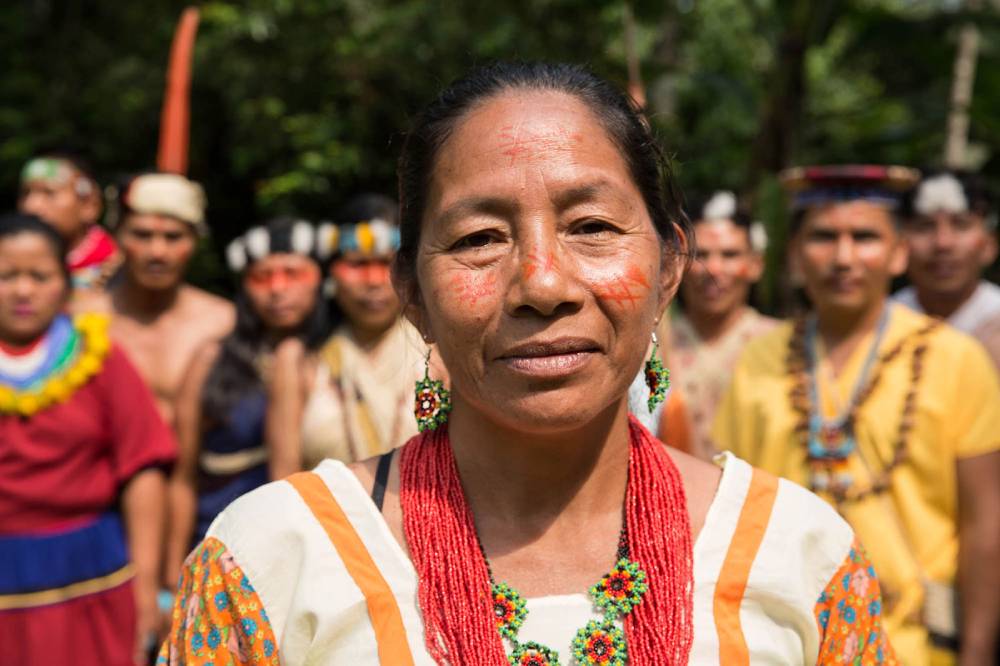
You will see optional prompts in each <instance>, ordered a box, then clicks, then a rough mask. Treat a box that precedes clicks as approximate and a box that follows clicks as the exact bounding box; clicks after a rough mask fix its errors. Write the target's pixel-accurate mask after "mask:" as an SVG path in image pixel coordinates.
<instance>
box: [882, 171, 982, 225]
mask: <svg viewBox="0 0 1000 666" xmlns="http://www.w3.org/2000/svg"><path fill="white" fill-rule="evenodd" d="M938 176H951V177H952V178H954V179H955V180H957V181H958V183H959V185H961V186H962V192H964V193H965V198H966V199H967V200H968V202H969V210H970V211H971V212H973V213H975V214H976V215H979V216H981V217H982V218H984V219H987V220H988V219H989V217H990V215H991V214H993V213H994V212H995V210H996V208H995V207H996V200H995V199H994V197H993V193H992V192H990V189H989V187H988V186H987V185H986V182H985V181H984V180H983V179H982V178H981V177H980V176H978V175H976V174H974V173H969V172H968V171H926V172H924V176H923V178H921V179H920V182H919V183H917V186H916V187H914V188H911V189H910V190H909V191H908V192H907V193H906V195H905V196H904V197H903V205H902V208H901V213H902V215H903V217H904V218H905V219H906V220H907V221H908V220H911V219H912V218H914V217H916V216H917V212H916V211H915V210H914V209H913V205H914V199H915V198H916V196H917V192H918V191H919V190H920V185H921V184H923V183H924V182H925V181H927V180H930V179H931V178H936V177H938Z"/></svg>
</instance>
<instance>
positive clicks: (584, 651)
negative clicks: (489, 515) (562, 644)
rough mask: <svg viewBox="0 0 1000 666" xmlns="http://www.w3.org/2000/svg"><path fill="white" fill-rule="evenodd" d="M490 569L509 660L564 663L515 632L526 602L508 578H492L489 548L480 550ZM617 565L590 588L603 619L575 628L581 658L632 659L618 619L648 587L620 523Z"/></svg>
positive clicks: (610, 665) (523, 665) (550, 665)
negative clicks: (523, 641)
mask: <svg viewBox="0 0 1000 666" xmlns="http://www.w3.org/2000/svg"><path fill="white" fill-rule="evenodd" d="M479 548H480V550H481V551H482V553H483V559H484V560H486V569H487V571H489V575H490V585H491V589H492V593H493V613H494V615H496V625H497V631H499V632H500V635H501V636H502V637H503V638H506V639H507V640H508V641H509V642H510V644H511V647H512V648H513V649H512V651H511V654H510V657H508V661H509V662H510V664H511V666H560V663H559V653H558V652H556V651H555V650H553V649H551V648H548V647H546V646H544V645H541V644H540V643H536V642H535V641H528V642H525V643H522V642H520V641H519V640H518V637H517V634H518V631H519V630H520V629H521V625H523V624H524V620H525V619H526V618H527V616H528V608H527V602H526V601H525V599H524V597H522V596H521V594H520V593H519V592H517V591H516V590H515V589H514V588H512V587H511V586H510V585H508V584H507V583H497V582H496V580H495V579H494V578H493V569H492V568H491V567H490V561H489V558H488V557H487V556H486V551H484V550H482V544H481V543H480V545H479ZM615 559H616V560H617V561H616V562H615V566H614V568H613V569H612V570H611V571H610V572H609V573H607V574H605V575H604V577H603V578H601V580H600V582H598V583H597V584H596V585H594V586H592V587H591V588H590V590H589V591H588V592H589V594H590V598H591V599H592V600H593V601H594V605H595V606H596V607H597V608H598V609H600V611H601V612H602V613H603V614H604V620H602V621H597V620H591V621H590V622H588V623H587V625H586V626H585V627H581V628H580V629H579V630H578V631H577V632H576V637H575V638H574V639H573V644H572V647H573V657H574V659H575V660H576V663H577V664H581V665H582V664H586V665H587V666H591V665H592V664H600V665H601V666H605V665H606V666H625V665H626V664H628V644H627V642H626V640H625V632H624V631H622V630H621V629H620V628H619V627H618V625H617V624H616V621H617V620H618V619H619V618H623V617H625V616H626V615H628V614H629V613H631V612H632V609H633V608H635V607H636V606H638V605H639V603H640V602H641V601H642V597H643V595H645V594H646V592H647V591H648V590H649V586H648V585H647V583H646V572H645V571H643V570H642V569H641V568H640V567H639V565H638V564H637V563H636V562H633V561H632V560H630V559H629V557H628V533H627V531H626V529H625V526H624V525H622V530H621V533H620V534H619V535H618V552H617V557H616V558H615Z"/></svg>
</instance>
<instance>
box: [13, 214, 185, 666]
mask: <svg viewBox="0 0 1000 666" xmlns="http://www.w3.org/2000/svg"><path fill="white" fill-rule="evenodd" d="M64 257H65V246H64V243H63V241H62V239H61V238H60V237H59V235H58V234H56V233H55V232H54V231H53V230H52V229H51V228H50V227H48V226H46V225H45V224H44V223H43V222H42V221H41V220H39V219H38V218H36V217H34V216H31V215H10V216H6V217H3V218H0V444H2V445H0V562H2V563H3V565H2V566H0V654H2V655H3V661H4V663H14V664H43V663H44V664H63V663H74V664H102V665H105V664H113V665H115V666H117V665H120V664H121V665H124V664H134V663H141V659H143V654H144V652H145V646H146V643H147V642H148V641H149V640H150V638H151V636H150V634H151V632H152V630H153V629H154V622H155V619H156V583H157V577H158V574H159V571H158V569H159V557H160V550H161V545H162V543H161V541H162V532H163V519H164V507H165V486H164V484H165V482H164V474H163V467H165V466H167V465H169V464H170V463H171V462H172V461H173V459H174V456H175V455H176V452H175V449H176V446H175V443H174V440H173V437H172V435H171V433H170V430H169V429H168V428H167V427H166V425H165V424H164V423H163V421H162V420H161V419H160V417H159V415H158V414H157V411H156V407H155V405H154V403H153V398H152V395H151V394H150V392H149V390H148V389H147V388H146V386H145V385H144V384H143V383H142V380H141V379H140V378H139V375H138V374H137V373H136V371H135V369H133V367H132V366H131V365H130V364H129V362H128V360H127V359H126V357H125V354H124V353H123V352H122V351H121V350H119V349H118V348H117V347H115V346H114V345H112V344H111V343H110V340H109V338H108V334H107V322H106V321H105V320H104V319H103V318H101V317H98V316H95V315H80V316H77V317H75V318H72V319H71V318H70V317H69V316H67V315H66V314H64V306H65V304H66V299H67V297H68V295H69V289H70V283H69V275H68V274H67V270H66V267H65V266H66V264H65V261H64Z"/></svg>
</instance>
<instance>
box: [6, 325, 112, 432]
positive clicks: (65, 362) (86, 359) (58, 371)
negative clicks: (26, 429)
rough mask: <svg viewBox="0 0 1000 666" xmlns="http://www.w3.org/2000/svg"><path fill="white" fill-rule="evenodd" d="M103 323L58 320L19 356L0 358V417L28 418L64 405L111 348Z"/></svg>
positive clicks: (91, 375) (97, 369)
mask: <svg viewBox="0 0 1000 666" xmlns="http://www.w3.org/2000/svg"><path fill="white" fill-rule="evenodd" d="M107 328H108V320H107V318H106V317H102V316H100V315H94V314H84V315H78V316H77V317H76V318H75V319H73V320H72V321H71V320H70V319H69V317H67V316H66V315H59V316H58V317H56V318H55V319H54V320H53V322H52V324H51V325H50V326H49V329H48V331H46V333H45V335H44V336H43V338H42V339H41V341H40V342H39V343H38V344H37V345H36V346H35V348H34V349H33V350H32V351H31V352H29V353H28V354H25V355H23V356H16V355H8V354H4V353H0V414H4V413H14V414H20V415H21V416H26V417H27V416H32V415H33V414H35V413H37V412H38V411H40V410H42V409H45V408H46V407H49V406H51V405H53V404H57V403H60V402H64V401H66V400H67V399H69V397H70V396H71V395H73V393H74V392H75V391H76V390H77V389H79V388H80V387H82V386H83V385H84V384H86V383H87V382H88V381H90V378H91V377H93V376H94V375H95V374H97V373H98V372H99V371H100V369H101V367H102V365H103V363H104V357H105V356H106V355H107V353H108V350H109V349H110V348H111V341H110V339H109V337H108V333H107Z"/></svg>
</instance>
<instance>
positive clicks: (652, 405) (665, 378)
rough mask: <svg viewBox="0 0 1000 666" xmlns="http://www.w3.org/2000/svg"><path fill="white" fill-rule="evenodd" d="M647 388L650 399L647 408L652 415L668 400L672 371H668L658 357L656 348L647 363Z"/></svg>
mask: <svg viewBox="0 0 1000 666" xmlns="http://www.w3.org/2000/svg"><path fill="white" fill-rule="evenodd" d="M646 386H647V387H649V399H648V400H647V401H646V407H648V408H649V413H650V414H652V413H653V410H654V409H656V406H657V405H659V404H660V403H661V402H663V401H664V400H666V399H667V389H669V388H670V371H669V370H667V369H666V368H665V367H664V365H663V361H661V360H660V358H659V356H657V355H656V350H655V348H654V351H653V355H652V356H651V357H650V358H649V360H647V361H646Z"/></svg>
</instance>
